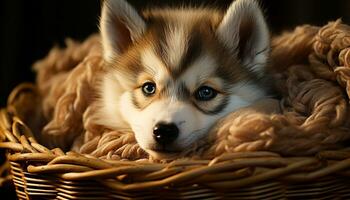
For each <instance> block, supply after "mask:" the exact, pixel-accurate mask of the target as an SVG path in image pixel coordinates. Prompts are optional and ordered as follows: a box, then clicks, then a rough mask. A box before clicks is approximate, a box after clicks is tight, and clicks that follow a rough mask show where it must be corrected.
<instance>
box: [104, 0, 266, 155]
mask: <svg viewBox="0 0 350 200" xmlns="http://www.w3.org/2000/svg"><path fill="white" fill-rule="evenodd" d="M100 29H101V36H102V46H103V57H104V59H105V65H106V68H107V71H106V73H105V76H104V78H103V80H102V83H101V87H100V89H99V91H100V96H101V100H100V102H99V108H100V109H99V110H98V114H99V117H97V119H98V123H99V124H100V125H102V126H105V127H108V128H110V129H114V130H127V129H132V131H133V132H134V133H135V137H136V140H137V142H138V143H139V145H140V146H141V147H142V148H143V149H145V150H146V151H147V152H149V153H152V154H154V155H155V156H156V157H157V156H164V155H166V154H168V153H170V152H180V151H183V150H184V149H186V148H188V147H190V146H191V145H192V144H193V143H194V142H196V141H198V140H200V139H201V138H203V137H205V136H206V135H207V132H208V130H209V128H210V127H211V126H212V125H213V124H215V122H217V120H219V119H220V118H222V117H223V116H225V115H227V114H228V113H230V112H232V111H234V110H237V109H238V108H241V107H244V106H247V105H250V104H252V103H253V102H255V101H256V100H258V99H261V98H264V97H266V95H267V89H268V88H267V87H266V85H265V84H264V83H262V79H261V78H262V77H264V72H265V65H266V62H267V59H268V54H269V33H268V29H267V26H266V23H265V21H264V17H263V15H262V12H261V10H260V8H259V6H258V4H257V3H256V2H255V1H254V0H237V1H235V2H233V3H232V4H231V6H230V7H229V8H228V10H227V11H226V12H221V11H219V10H214V9H209V8H181V9H157V10H148V11H145V12H143V13H142V14H140V15H139V14H138V12H137V11H136V10H135V9H134V8H132V7H131V6H130V5H129V4H128V3H127V2H126V1H124V0H106V1H105V3H104V5H103V9H102V15H101V20H100ZM147 82H152V83H154V84H155V86H156V91H155V93H154V94H153V95H152V96H146V95H145V94H144V93H143V92H142V86H143V84H145V83H147ZM202 86H209V87H210V88H213V89H214V90H215V91H217V96H216V97H215V98H213V99H211V100H208V101H201V100H198V99H196V98H195V95H196V92H197V91H198V89H199V88H200V87H202ZM160 122H163V123H173V124H175V125H176V126H177V127H178V129H179V136H178V137H177V138H176V140H175V141H174V142H173V143H171V144H169V145H166V146H160V145H159V144H157V142H156V141H155V139H154V136H153V128H154V127H155V126H156V124H158V123H160Z"/></svg>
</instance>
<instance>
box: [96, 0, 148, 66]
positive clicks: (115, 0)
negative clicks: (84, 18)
mask: <svg viewBox="0 0 350 200" xmlns="http://www.w3.org/2000/svg"><path fill="white" fill-rule="evenodd" d="M145 29H146V24H145V22H144V20H143V19H142V17H141V16H140V15H139V14H138V13H137V11H136V10H135V9H134V8H133V7H131V5H129V4H128V3H127V2H126V1H125V0H105V1H104V3H103V7H102V13H101V19H100V31H101V36H102V46H103V51H104V58H105V59H106V60H107V61H111V60H112V59H113V58H114V57H117V56H118V55H120V54H121V53H123V51H125V50H126V49H127V48H128V47H129V45H130V44H132V42H133V41H134V40H135V39H137V38H138V37H140V36H141V35H142V34H143V32H144V31H145Z"/></svg>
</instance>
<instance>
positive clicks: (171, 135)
mask: <svg viewBox="0 0 350 200" xmlns="http://www.w3.org/2000/svg"><path fill="white" fill-rule="evenodd" d="M178 135H179V129H178V128H177V126H176V125H175V124H173V123H170V124H167V123H158V124H156V125H155V126H154V128H153V136H154V139H155V140H156V141H157V142H158V143H159V144H162V145H165V144H170V143H172V142H173V141H174V140H175V139H176V138H177V136H178Z"/></svg>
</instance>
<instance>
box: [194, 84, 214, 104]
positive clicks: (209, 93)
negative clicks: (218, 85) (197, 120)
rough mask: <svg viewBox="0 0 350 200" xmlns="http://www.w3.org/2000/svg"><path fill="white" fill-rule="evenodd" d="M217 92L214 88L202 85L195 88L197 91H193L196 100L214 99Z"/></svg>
mask: <svg viewBox="0 0 350 200" xmlns="http://www.w3.org/2000/svg"><path fill="white" fill-rule="evenodd" d="M217 94H218V92H217V91H216V90H214V89H213V88H211V87H208V86H202V87H200V88H198V89H197V91H196V93H195V98H196V99H197V100H198V101H209V100H212V99H214V98H215V97H216V95H217Z"/></svg>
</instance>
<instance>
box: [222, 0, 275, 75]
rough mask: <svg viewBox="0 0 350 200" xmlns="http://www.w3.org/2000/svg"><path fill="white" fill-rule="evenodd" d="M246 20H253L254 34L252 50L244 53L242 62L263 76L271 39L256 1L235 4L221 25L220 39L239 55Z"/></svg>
mask: <svg viewBox="0 0 350 200" xmlns="http://www.w3.org/2000/svg"><path fill="white" fill-rule="evenodd" d="M244 19H251V20H252V23H253V24H251V26H253V28H252V30H253V33H252V35H251V38H248V39H249V40H250V41H251V44H250V45H249V46H250V47H251V49H248V52H244V54H243V55H244V57H243V58H242V62H243V64H244V65H246V66H249V68H250V70H252V71H255V72H257V74H258V75H261V74H262V71H263V69H264V66H265V64H266V62H267V57H268V53H269V44H270V41H269V40H270V39H269V31H268V28H267V25H266V22H265V20H264V16H263V14H262V12H261V10H260V8H259V5H258V3H257V2H256V1H255V0H236V1H235V2H233V3H232V4H231V6H230V7H229V8H228V10H227V12H226V14H225V16H224V18H223V20H222V22H221V23H220V25H219V27H218V29H217V34H218V36H219V39H220V40H221V41H222V42H223V43H224V44H225V45H226V46H227V47H228V48H229V49H231V50H232V53H233V54H237V47H238V45H239V41H240V39H241V37H240V35H239V31H240V28H241V23H242V21H243V20H244ZM258 53H259V54H258ZM257 54H258V55H257Z"/></svg>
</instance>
